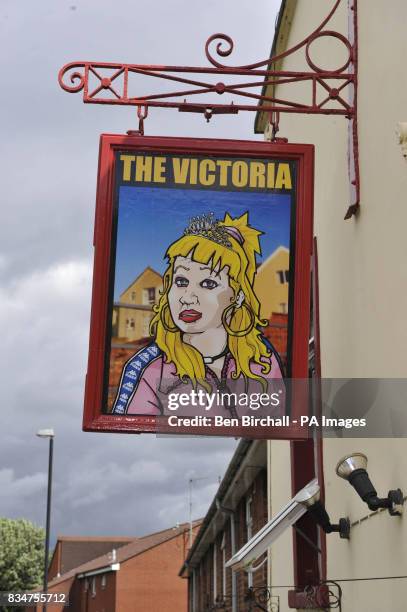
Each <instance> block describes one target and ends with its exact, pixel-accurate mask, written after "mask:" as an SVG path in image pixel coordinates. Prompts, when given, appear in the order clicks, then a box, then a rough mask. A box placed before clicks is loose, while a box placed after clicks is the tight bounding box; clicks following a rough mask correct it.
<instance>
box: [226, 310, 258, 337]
mask: <svg viewBox="0 0 407 612" xmlns="http://www.w3.org/2000/svg"><path fill="white" fill-rule="evenodd" d="M243 307H245V308H246V310H247V312H248V313H249V317H250V323H249V326H248V327H247V328H246V329H239V330H238V331H234V330H233V329H232V328H231V327H230V325H229V323H228V321H227V319H228V316H229V314H230V311H231V310H233V311H234V312H233V313H232V317H233V314H234V313H235V312H236V310H238V309H237V308H236V304H230V306H228V307H227V308H225V310H224V311H223V314H222V323H223V327H224V328H225V330H226V331H227V333H228V334H229V336H234V337H236V338H242V337H243V336H247V335H248V334H250V332H251V331H252V329H253V327H254V324H255V322H256V317H255V315H254V312H253V309H252V307H251V306H250V305H249V304H246V302H243V303H242V305H241V306H239V308H243Z"/></svg>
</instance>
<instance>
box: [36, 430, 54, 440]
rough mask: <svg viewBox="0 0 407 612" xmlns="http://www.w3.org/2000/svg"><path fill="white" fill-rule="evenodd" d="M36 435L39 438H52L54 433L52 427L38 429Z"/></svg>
mask: <svg viewBox="0 0 407 612" xmlns="http://www.w3.org/2000/svg"><path fill="white" fill-rule="evenodd" d="M36 435H37V436H38V437H39V438H53V437H54V436H55V433H54V430H53V429H39V430H38V431H37V434H36Z"/></svg>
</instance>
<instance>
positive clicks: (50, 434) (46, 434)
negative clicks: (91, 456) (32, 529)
mask: <svg viewBox="0 0 407 612" xmlns="http://www.w3.org/2000/svg"><path fill="white" fill-rule="evenodd" d="M37 436H38V437H39V438H48V439H49V455H48V488H47V520H46V526H45V551H44V582H43V591H44V593H46V592H47V591H48V553H49V532H50V524H51V485H52V458H53V452H54V436H55V434H54V430H53V429H40V430H39V431H37ZM46 609H47V604H46V602H45V603H44V605H43V606H42V612H46Z"/></svg>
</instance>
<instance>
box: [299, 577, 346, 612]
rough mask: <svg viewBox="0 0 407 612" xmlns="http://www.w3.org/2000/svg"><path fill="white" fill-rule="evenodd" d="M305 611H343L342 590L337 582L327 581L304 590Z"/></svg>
mask: <svg viewBox="0 0 407 612" xmlns="http://www.w3.org/2000/svg"><path fill="white" fill-rule="evenodd" d="M304 594H305V602H304V605H303V608H304V609H315V608H320V609H323V610H333V609H336V610H339V612H341V610H342V589H341V587H340V585H339V584H338V583H337V582H334V581H333V580H327V581H324V582H321V583H320V584H318V585H311V586H307V587H306V588H305V589H304Z"/></svg>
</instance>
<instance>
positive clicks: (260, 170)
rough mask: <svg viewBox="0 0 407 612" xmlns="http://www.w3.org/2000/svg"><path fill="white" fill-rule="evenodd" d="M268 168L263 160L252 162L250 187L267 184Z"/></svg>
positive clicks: (259, 186) (261, 186) (260, 186)
mask: <svg viewBox="0 0 407 612" xmlns="http://www.w3.org/2000/svg"><path fill="white" fill-rule="evenodd" d="M265 174H266V168H265V166H264V164H263V162H250V187H258V188H260V189H261V188H263V187H265V186H266V176H265Z"/></svg>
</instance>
